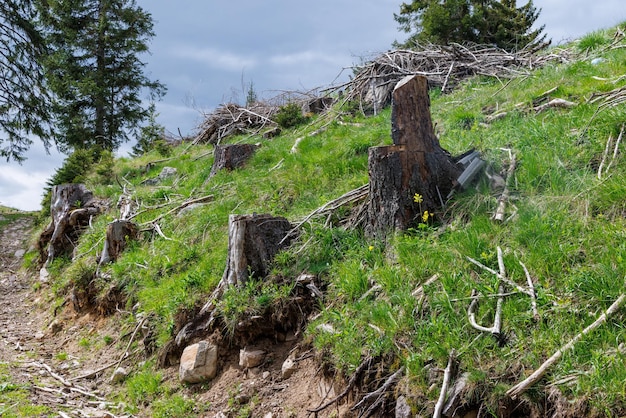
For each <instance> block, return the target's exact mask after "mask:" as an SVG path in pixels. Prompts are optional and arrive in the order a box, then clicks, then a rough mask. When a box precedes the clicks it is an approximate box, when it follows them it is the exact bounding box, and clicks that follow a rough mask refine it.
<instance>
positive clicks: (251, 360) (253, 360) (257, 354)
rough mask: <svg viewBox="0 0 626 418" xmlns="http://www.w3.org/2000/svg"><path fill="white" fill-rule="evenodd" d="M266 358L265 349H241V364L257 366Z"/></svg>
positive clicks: (246, 366) (248, 366)
mask: <svg viewBox="0 0 626 418" xmlns="http://www.w3.org/2000/svg"><path fill="white" fill-rule="evenodd" d="M264 360H265V351H263V350H252V351H248V349H246V348H243V349H241V350H239V366H240V367H243V368H246V369H250V368H252V367H257V366H259V365H260V364H261V363H263V361H264Z"/></svg>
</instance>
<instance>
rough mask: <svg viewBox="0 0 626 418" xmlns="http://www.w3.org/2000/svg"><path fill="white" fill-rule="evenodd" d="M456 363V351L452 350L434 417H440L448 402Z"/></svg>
mask: <svg viewBox="0 0 626 418" xmlns="http://www.w3.org/2000/svg"><path fill="white" fill-rule="evenodd" d="M455 363H456V352H455V351H454V349H453V350H451V351H450V356H449V357H448V365H447V366H446V369H445V370H444V372H443V383H442V384H441V392H439V399H438V400H437V403H436V404H435V412H434V413H433V418H440V417H441V411H442V410H443V406H444V404H445V402H446V394H447V393H448V387H449V386H450V380H451V379H452V374H453V373H454V368H455Z"/></svg>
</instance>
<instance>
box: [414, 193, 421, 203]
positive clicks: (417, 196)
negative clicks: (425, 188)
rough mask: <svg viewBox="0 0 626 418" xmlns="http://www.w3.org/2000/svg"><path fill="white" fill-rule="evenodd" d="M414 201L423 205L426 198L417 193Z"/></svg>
mask: <svg viewBox="0 0 626 418" xmlns="http://www.w3.org/2000/svg"><path fill="white" fill-rule="evenodd" d="M413 201H414V202H415V203H422V202H423V201H424V197H423V196H422V195H421V194H419V193H415V195H413Z"/></svg>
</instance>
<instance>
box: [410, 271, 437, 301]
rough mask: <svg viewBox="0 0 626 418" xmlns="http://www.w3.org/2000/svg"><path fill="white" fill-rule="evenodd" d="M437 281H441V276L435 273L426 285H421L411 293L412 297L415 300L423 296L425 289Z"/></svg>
mask: <svg viewBox="0 0 626 418" xmlns="http://www.w3.org/2000/svg"><path fill="white" fill-rule="evenodd" d="M437 280H439V274H438V273H435V274H433V275H432V276H431V277H430V278H429V279H428V280H426V281H425V282H424V283H422V284H421V285H419V286H418V287H417V289H415V290H414V291H412V292H411V296H413V297H415V298H417V297H420V296H422V295H423V294H424V287H425V286H430V285H431V284H433V283H435V282H436V281H437Z"/></svg>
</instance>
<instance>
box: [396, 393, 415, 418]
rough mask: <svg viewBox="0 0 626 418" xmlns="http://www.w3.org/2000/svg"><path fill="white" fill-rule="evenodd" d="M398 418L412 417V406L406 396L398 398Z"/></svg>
mask: <svg viewBox="0 0 626 418" xmlns="http://www.w3.org/2000/svg"><path fill="white" fill-rule="evenodd" d="M396 418H411V407H410V406H409V404H408V402H407V401H406V398H405V397H404V396H400V397H398V400H396Z"/></svg>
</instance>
